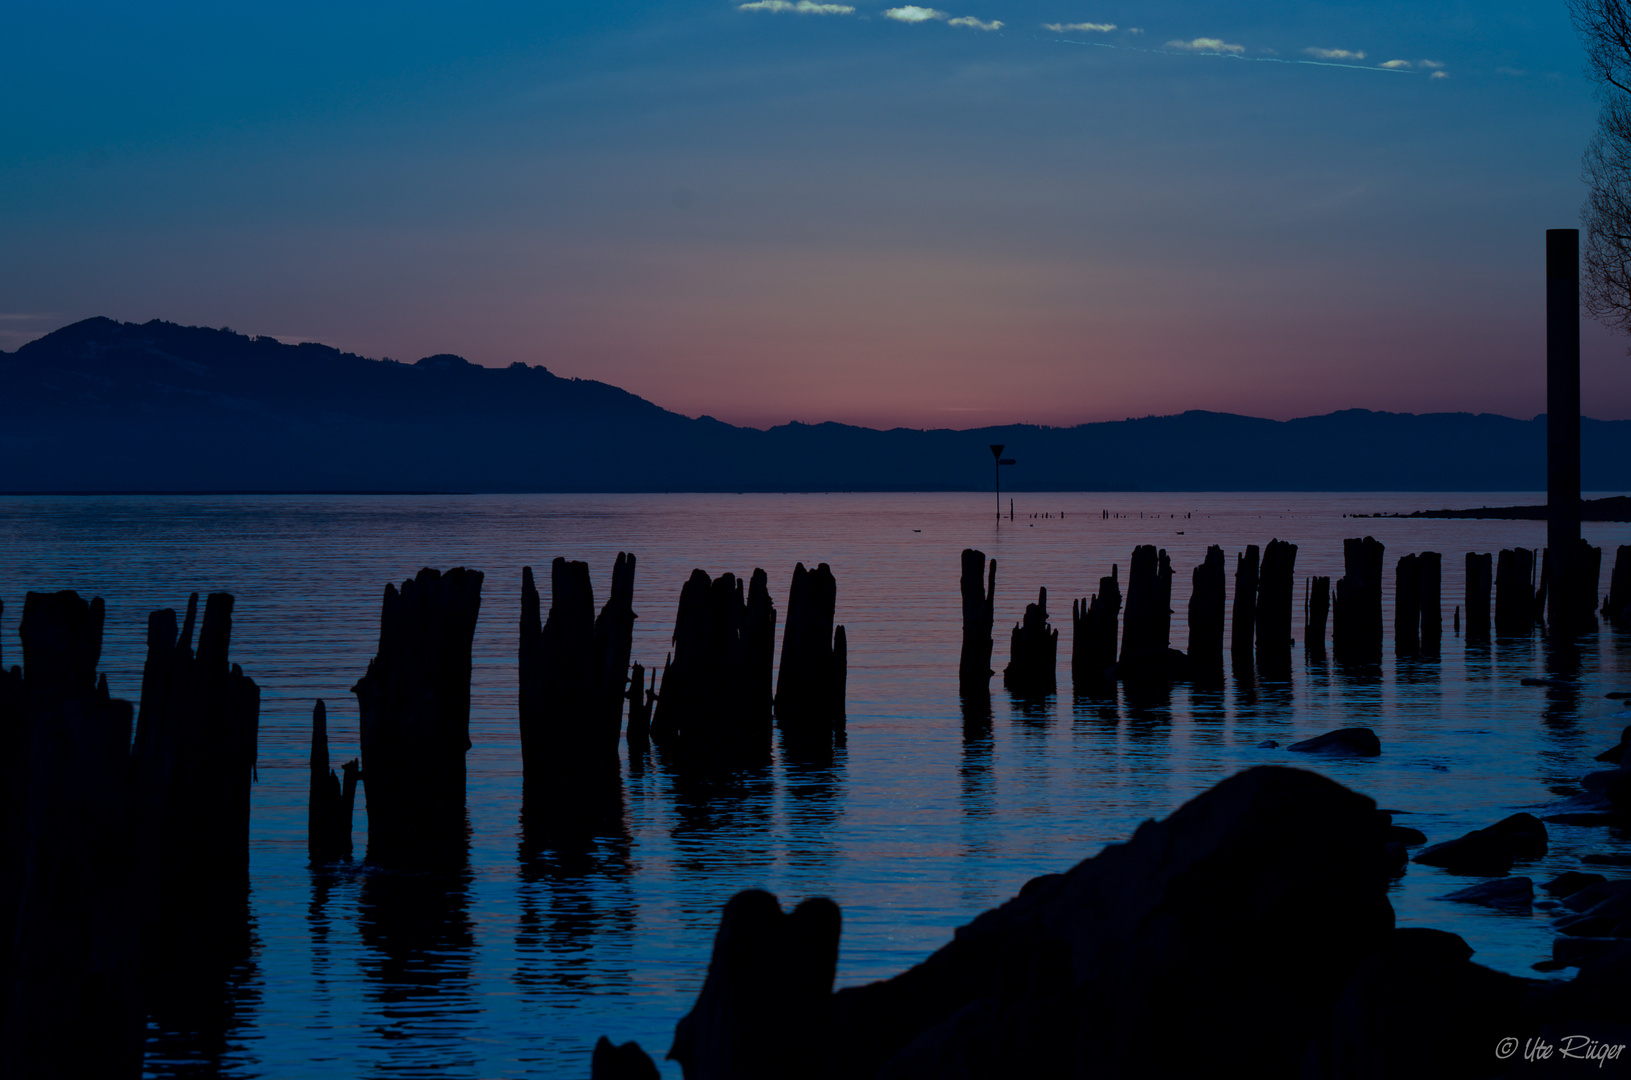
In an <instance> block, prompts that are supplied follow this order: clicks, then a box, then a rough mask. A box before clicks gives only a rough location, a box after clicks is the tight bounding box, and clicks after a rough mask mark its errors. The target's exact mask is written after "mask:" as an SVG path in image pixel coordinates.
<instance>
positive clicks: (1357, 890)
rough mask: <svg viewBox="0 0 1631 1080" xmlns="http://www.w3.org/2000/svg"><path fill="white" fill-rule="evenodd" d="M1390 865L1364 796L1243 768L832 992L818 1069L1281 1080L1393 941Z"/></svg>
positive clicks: (1310, 777)
mask: <svg viewBox="0 0 1631 1080" xmlns="http://www.w3.org/2000/svg"><path fill="white" fill-rule="evenodd" d="M1386 870H1387V867H1386V855H1385V851H1384V844H1383V839H1382V825H1381V823H1380V821H1379V819H1378V818H1377V816H1376V813H1375V808H1374V805H1373V804H1372V803H1371V801H1370V800H1369V799H1366V798H1364V797H1362V796H1359V795H1356V794H1355V793H1353V792H1350V791H1348V790H1347V789H1345V788H1343V787H1342V786H1340V785H1338V784H1336V783H1334V782H1333V781H1330V780H1328V779H1325V778H1323V777H1320V776H1317V775H1315V774H1312V773H1308V772H1304V771H1301V770H1296V769H1287V768H1280V767H1273V766H1263V767H1259V768H1254V769H1249V770H1247V771H1246V772H1243V773H1240V774H1238V775H1236V776H1234V777H1231V778H1230V779H1228V780H1225V781H1223V782H1222V783H1220V784H1218V785H1217V786H1216V787H1214V788H1212V789H1211V790H1210V791H1208V792H1205V793H1204V794H1202V795H1200V796H1198V797H1197V798H1195V799H1193V800H1191V801H1190V802H1189V803H1187V804H1185V805H1184V806H1183V807H1180V808H1179V809H1178V810H1177V811H1176V812H1174V813H1173V814H1172V815H1171V816H1170V817H1168V818H1167V819H1166V820H1164V821H1162V822H1159V823H1157V822H1147V823H1145V824H1144V825H1142V826H1140V828H1139V829H1138V831H1137V832H1136V833H1135V834H1134V836H1133V837H1132V839H1131V840H1130V841H1128V842H1127V843H1124V844H1116V845H1111V846H1110V847H1108V848H1106V849H1105V850H1104V852H1103V853H1101V854H1100V855H1098V856H1096V857H1095V858H1092V859H1088V860H1087V861H1085V862H1083V863H1081V864H1079V865H1077V866H1076V867H1075V868H1074V869H1072V870H1071V871H1070V872H1069V873H1067V874H1065V875H1063V876H1061V877H1059V878H1057V879H1052V880H1049V879H1042V880H1040V881H1039V882H1037V883H1035V884H1034V886H1033V887H1032V888H1030V889H1028V890H1027V892H1026V893H1025V895H1022V896H1020V897H1018V898H1015V899H1014V900H1011V901H1009V902H1008V903H1007V904H1004V905H1003V906H1002V907H1000V908H997V909H995V910H993V911H989V912H986V913H985V914H984V915H981V916H980V917H979V918H977V919H976V920H975V921H974V922H973V923H971V924H970V925H968V926H965V927H962V928H961V929H960V930H958V932H957V934H956V937H955V939H954V940H953V941H952V942H951V943H950V944H948V945H946V946H945V947H943V948H942V949H940V950H939V951H938V952H936V953H935V954H934V955H933V956H931V957H930V958H929V959H928V960H926V961H924V962H923V963H922V964H919V965H918V966H916V967H914V968H913V969H911V970H910V971H907V972H905V973H904V974H902V975H899V976H897V977H895V978H893V979H890V980H888V981H886V982H881V983H873V984H871V985H869V986H864V987H856V988H852V989H845V990H842V991H840V992H839V993H838V994H837V995H835V997H834V1007H835V1012H836V1017H837V1044H838V1053H839V1060H838V1061H836V1062H835V1063H834V1068H833V1070H832V1071H833V1074H834V1075H845V1076H875V1075H888V1076H891V1077H899V1078H906V1077H930V1076H951V1075H959V1076H997V1075H1001V1076H1073V1075H1074V1076H1086V1075H1106V1076H1111V1075H1135V1074H1141V1073H1152V1072H1155V1073H1160V1074H1162V1075H1173V1076H1183V1075H1189V1076H1198V1075H1206V1074H1208V1073H1209V1072H1211V1071H1212V1070H1213V1069H1214V1068H1215V1065H1216V1062H1218V1061H1251V1062H1253V1063H1254V1070H1255V1071H1256V1072H1257V1074H1259V1075H1281V1076H1286V1075H1290V1074H1292V1073H1294V1072H1295V1069H1296V1067H1297V1063H1298V1059H1299V1057H1300V1054H1301V1049H1302V1046H1303V1045H1304V1043H1305V1042H1306V1041H1307V1038H1308V1036H1309V1034H1310V1033H1312V1032H1313V1031H1315V1030H1317V1029H1319V1028H1320V1027H1321V1026H1322V1025H1323V1024H1324V1023H1325V1022H1326V1018H1327V1017H1328V1016H1329V1013H1330V1009H1331V1007H1332V1005H1333V1004H1334V1003H1335V1001H1336V999H1337V997H1338V996H1339V995H1340V993H1341V992H1342V990H1343V988H1344V986H1346V985H1347V983H1348V981H1349V980H1350V979H1351V977H1352V973H1353V972H1354V970H1355V968H1356V967H1357V965H1358V964H1359V963H1360V962H1361V961H1362V960H1363V959H1364V958H1365V957H1367V956H1370V955H1373V954H1374V953H1375V952H1376V951H1377V950H1378V949H1379V948H1380V947H1381V946H1382V945H1383V944H1384V943H1385V942H1386V940H1387V939H1388V937H1389V935H1390V933H1391V927H1392V912H1391V908H1390V906H1389V905H1388V903H1387V899H1386V881H1387V873H1386ZM1336 928H1340V930H1337V929H1336ZM1264 1016H1273V1017H1275V1023H1274V1024H1265V1023H1262V1022H1261V1021H1262V1018H1263V1017H1264ZM1174 1031H1182V1032H1184V1033H1185V1037H1184V1038H1182V1039H1174V1038H1173V1037H1172V1034H1171V1033H1172V1032H1174ZM1156 1046H1159V1047H1160V1048H1161V1049H1160V1054H1161V1059H1160V1061H1159V1062H1158V1063H1156V1064H1152V1063H1151V1060H1150V1057H1149V1055H1150V1053H1151V1047H1156Z"/></svg>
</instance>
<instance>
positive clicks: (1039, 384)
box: [0, 0, 1631, 428]
mask: <svg viewBox="0 0 1631 1080" xmlns="http://www.w3.org/2000/svg"><path fill="white" fill-rule="evenodd" d="M0 25H3V26H4V27H5V28H6V37H7V38H8V39H9V42H10V47H9V48H8V49H7V50H6V61H5V63H4V64H0V348H4V349H15V348H16V347H17V346H18V345H20V344H22V343H24V342H26V341H28V340H32V339H33V338H36V337H38V336H40V335H41V334H43V333H46V332H48V331H50V330H52V329H55V328H56V327H58V326H62V325H65V324H67V323H69V322H72V321H75V320H78V319H81V318H86V317H89V316H93V315H105V316H109V317H112V318H116V319H121V320H130V321H146V320H148V319H152V318H160V319H166V320H169V321H173V322H178V323H184V324H191V325H207V326H230V327H232V328H233V329H235V330H237V331H239V332H242V333H251V334H266V335H270V336H273V337H276V338H279V339H280V340H285V341H300V340H314V341H321V342H325V343H327V344H331V345H335V346H338V347H340V348H342V349H346V350H349V351H354V352H358V353H361V354H363V355H366V356H373V357H386V356H389V357H394V358H397V359H402V360H414V359H417V358H419V357H421V356H427V355H431V354H434V353H440V352H451V353H457V354H459V355H462V356H465V357H467V358H469V359H470V360H472V361H475V362H477V363H481V364H487V365H492V366H506V365H508V364H511V363H514V362H516V361H521V362H525V363H528V364H544V365H546V366H547V367H548V368H549V369H550V370H551V371H553V372H555V373H556V374H558V375H563V376H574V377H580V378H588V379H599V380H603V381H605V382H610V383H613V384H615V385H618V386H622V387H624V388H626V389H628V390H631V391H633V392H634V393H637V394H640V395H641V396H643V397H646V398H648V399H650V400H652V401H654V402H656V403H658V404H659V405H662V406H664V407H666V408H670V409H674V410H676V411H678V412H682V413H685V414H687V415H691V416H698V415H711V416H715V417H717V418H719V419H722V420H726V421H729V422H732V423H738V424H747V425H751V426H755V427H764V426H769V425H772V424H779V423H785V422H787V421H790V420H800V421H805V422H812V423H813V422H819V421H824V420H838V421H843V422H847V423H858V424H865V425H868V426H874V427H892V426H908V427H956V428H968V427H978V426H983V425H987V424H998V423H1015V422H1025V423H1039V424H1050V425H1066V424H1076V423H1083V422H1088V421H1098V420H1113V419H1122V418H1125V417H1131V416H1146V415H1161V414H1169V413H1176V412H1181V411H1183V410H1186V409H1213V410H1219V411H1227V412H1238V413H1245V414H1249V415H1254V416H1267V417H1274V418H1281V419H1284V418H1290V417H1294V416H1306V415H1313V414H1319V413H1324V412H1329V411H1332V410H1335V409H1343V408H1370V409H1386V410H1392V411H1400V412H1435V411H1472V412H1496V413H1503V414H1506V415H1511V416H1520V417H1528V416H1533V415H1535V414H1537V413H1541V412H1544V411H1545V389H1544V354H1545V325H1544V311H1545V278H1544V273H1545V270H1544V231H1545V230H1546V229H1548V228H1568V227H1574V226H1577V225H1578V222H1579V210H1580V205H1581V202H1582V200H1583V198H1584V194H1585V189H1584V187H1583V185H1582V184H1581V181H1580V178H1579V172H1580V155H1581V151H1582V150H1583V149H1584V147H1585V144H1586V142H1587V140H1588V139H1589V138H1590V136H1591V133H1592V131H1593V128H1594V126H1595V117H1596V102H1595V100H1594V98H1593V87H1592V85H1591V83H1590V82H1589V80H1588V79H1587V76H1586V74H1585V70H1584V61H1583V56H1582V53H1581V50H1580V46H1579V42H1578V40H1577V38H1576V35H1575V33H1574V30H1573V28H1572V26H1571V25H1570V23H1569V19H1568V14H1567V11H1566V8H1565V6H1564V4H1563V3H1562V2H1561V0H1555V2H1549V3H1517V2H1508V0H1480V2H1477V3H1473V2H1453V3H1452V2H1438V0H1413V2H1410V3H1393V2H1377V3H1310V2H1296V3H1291V2H1279V0H1275V2H1266V3H1254V4H1238V3H1233V4H1226V3H1204V2H1198V0H1160V2H1136V0H1091V2H1089V0H1035V2H1032V0H967V2H964V0H957V2H956V3H952V4H950V6H947V7H945V8H944V9H938V8H929V7H926V6H923V5H904V6H893V7H891V6H889V5H887V4H871V3H862V2H856V3H853V4H847V3H846V4H830V3H817V2H814V0H759V2H756V3H741V2H737V3H730V2H723V0H673V2H654V3H643V4H641V3H628V2H623V0H602V2H597V3H592V4H590V3H571V2H562V0H556V2H551V3H541V2H536V0H534V2H530V3H519V2H514V3H512V2H503V3H499V2H489V3H484V2H480V0H475V2H469V3H461V4H457V5H455V4H429V3H422V2H415V0H393V2H392V3H389V4H383V3H369V2H358V3H349V4H345V5H334V4H328V3H325V4H308V3H302V2H300V0H283V2H280V3H278V4H276V5H272V4H255V3H243V4H231V5H223V4H218V3H211V4H198V3H161V4H152V3H141V4H137V3H111V2H101V3H76V2H73V0H63V2H58V3H52V4H25V3H23V2H22V0H0ZM1628 345H1631V341H1628V340H1627V339H1626V338H1624V337H1622V336H1615V335H1612V334H1610V333H1609V332H1607V331H1605V330H1602V329H1601V328H1599V327H1597V326H1595V324H1592V323H1590V322H1589V321H1588V322H1587V323H1586V325H1585V327H1584V332H1583V361H1582V362H1583V376H1582V377H1583V399H1584V401H1585V412H1586V413H1587V415H1590V416H1595V417H1599V418H1603V419H1620V418H1626V417H1631V357H1628V356H1627V347H1628Z"/></svg>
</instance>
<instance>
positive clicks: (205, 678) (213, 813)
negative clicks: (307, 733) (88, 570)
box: [132, 592, 260, 1031]
mask: <svg viewBox="0 0 1631 1080" xmlns="http://www.w3.org/2000/svg"><path fill="white" fill-rule="evenodd" d="M233 605H234V601H233V597H232V595H231V594H230V593H224V592H220V593H210V594H209V596H208V598H207V599H206V600H205V603H204V611H203V618H202V620H200V619H199V612H198V594H197V593H193V594H192V595H191V596H190V597H188V600H187V614H186V616H185V619H184V621H183V623H182V625H181V627H180V629H179V632H178V628H177V625H176V613H175V611H174V610H172V609H169V608H165V609H162V610H159V611H155V612H152V613H151V614H150V615H149V616H148V620H147V658H146V662H145V663H144V665H143V668H142V696H141V705H140V711H139V712H138V714H137V719H136V739H135V745H134V747H133V748H132V758H133V762H132V764H133V769H134V784H135V804H134V806H135V822H136V832H137V836H136V841H135V844H136V852H137V859H138V868H137V887H138V889H139V891H140V912H141V918H142V938H143V940H142V953H143V977H144V985H145V989H146V992H147V995H148V999H149V1000H148V1009H149V1012H150V1014H151V1015H152V1016H153V1018H154V1020H155V1022H156V1023H158V1024H160V1026H162V1027H165V1028H169V1029H172V1030H177V1029H179V1030H192V1031H210V1030H222V1029H223V1028H224V1025H225V1023H226V1022H227V1021H226V1019H225V1014H224V1013H223V1010H222V1004H221V1003H222V1000H223V997H224V995H226V993H227V987H228V985H229V983H230V981H231V978H232V972H233V970H234V968H237V967H239V966H240V965H241V964H242V963H244V962H245V961H246V960H247V959H248V957H249V955H250V952H251V949H252V942H251V930H250V925H249V804H250V789H251V785H252V784H253V782H254V778H255V762H256V757H257V743H258V740H259V728H260V688H259V687H258V686H256V684H255V681H254V680H253V679H251V678H249V677H248V676H246V675H245V674H244V672H243V669H242V668H241V667H240V666H238V665H237V664H233V663H231V662H230V661H229V659H228V651H229V649H230V647H231V640H232V610H233ZM195 627H196V628H197V632H198V646H197V649H196V650H195V649H194V648H193V631H194V628H195Z"/></svg>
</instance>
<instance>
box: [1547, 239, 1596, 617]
mask: <svg viewBox="0 0 1631 1080" xmlns="http://www.w3.org/2000/svg"><path fill="white" fill-rule="evenodd" d="M1579 544H1580V230H1578V229H1547V230H1546V546H1547V548H1548V549H1550V551H1551V556H1552V572H1553V575H1554V578H1553V580H1554V582H1556V583H1557V585H1561V586H1562V587H1561V588H1560V587H1557V585H1554V587H1553V589H1552V597H1551V599H1552V604H1551V607H1552V611H1551V616H1552V618H1551V622H1552V624H1553V627H1554V628H1563V627H1566V626H1572V625H1573V624H1574V623H1575V622H1576V621H1577V619H1576V614H1577V613H1576V610H1575V609H1576V608H1577V607H1578V604H1577V603H1576V596H1577V594H1578V593H1579V592H1580V591H1581V590H1579V589H1578V588H1574V587H1571V586H1574V585H1575V581H1574V578H1575V575H1574V574H1572V573H1570V568H1571V564H1572V563H1573V562H1574V555H1575V548H1577V547H1578V546H1579ZM1591 591H1592V593H1593V594H1594V595H1593V599H1595V592H1596V583H1595V582H1593V583H1592V586H1591Z"/></svg>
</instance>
